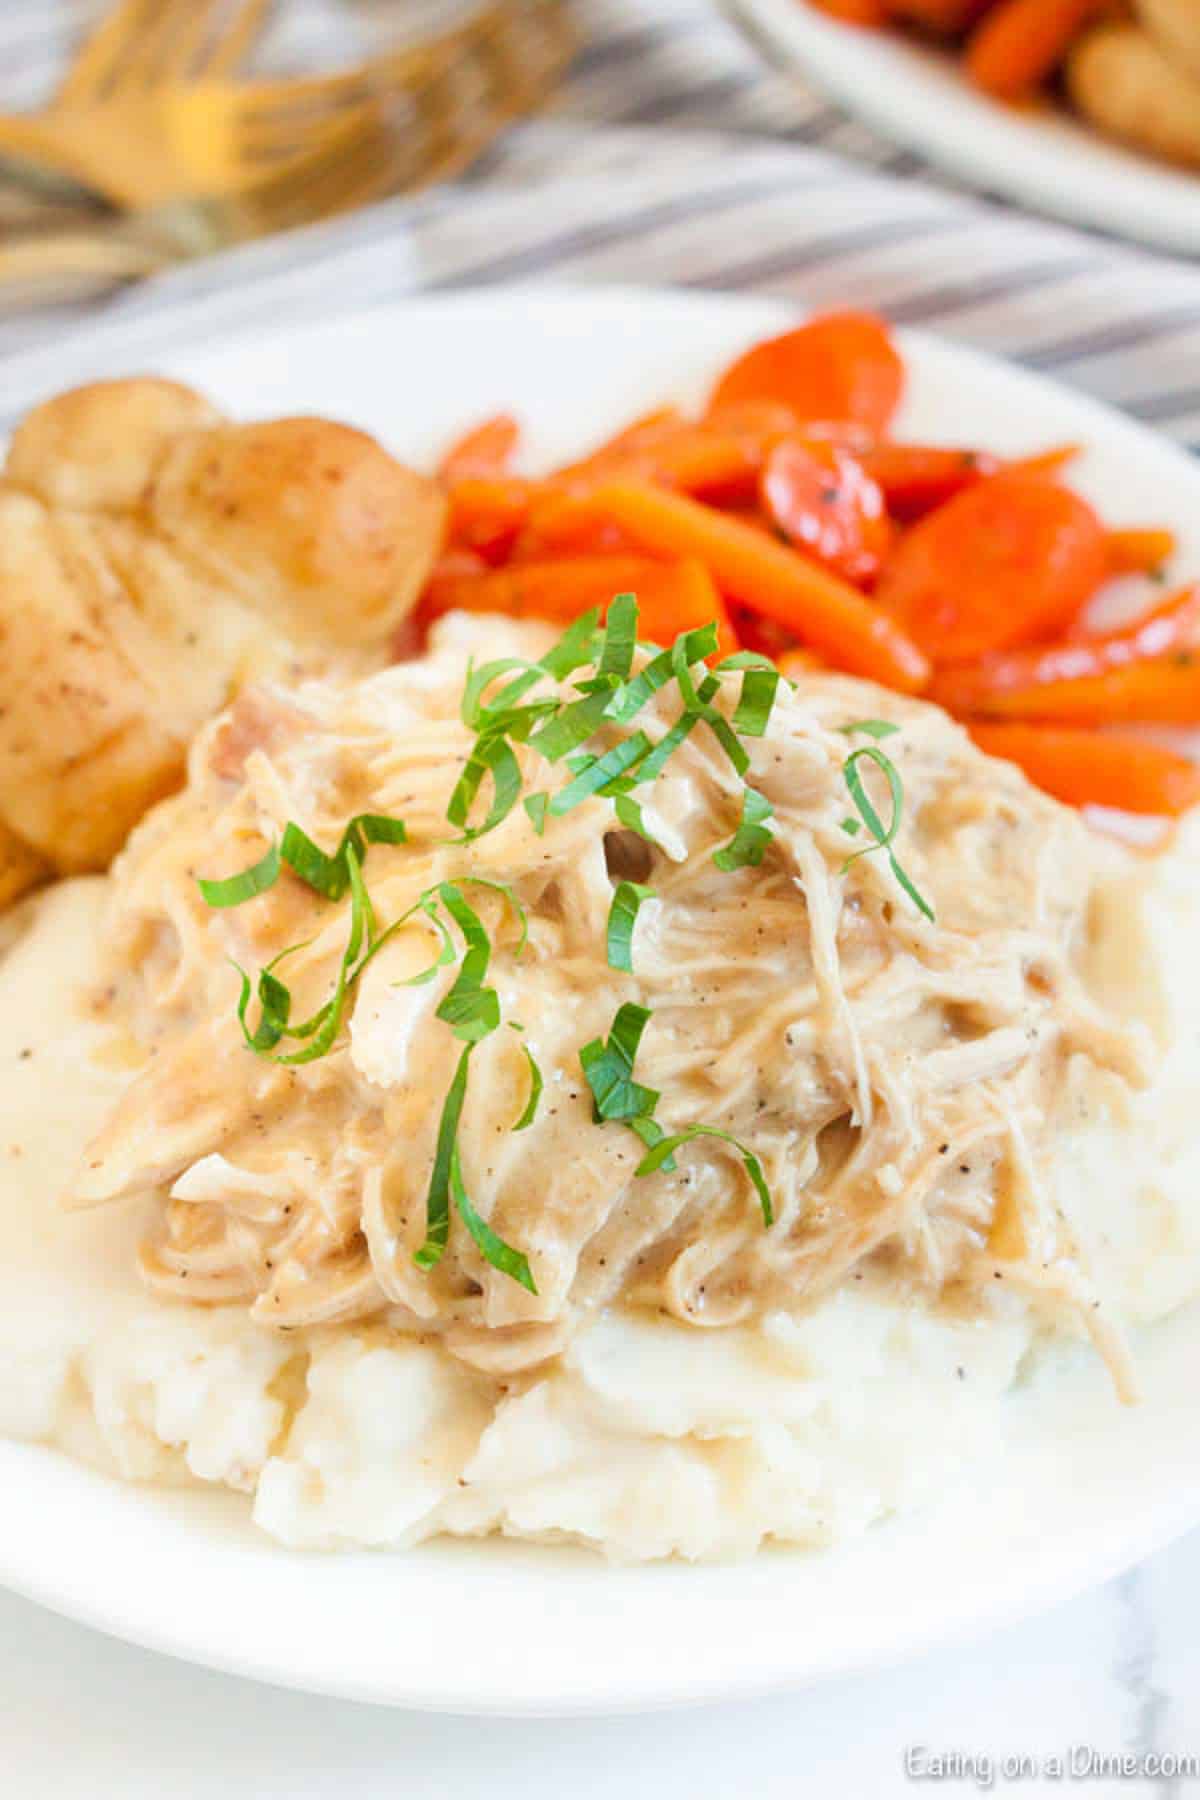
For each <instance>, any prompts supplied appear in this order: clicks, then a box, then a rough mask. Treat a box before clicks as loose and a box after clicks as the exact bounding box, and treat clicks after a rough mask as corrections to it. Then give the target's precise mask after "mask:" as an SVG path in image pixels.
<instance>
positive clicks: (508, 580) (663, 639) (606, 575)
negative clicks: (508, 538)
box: [422, 556, 738, 656]
mask: <svg viewBox="0 0 1200 1800" xmlns="http://www.w3.org/2000/svg"><path fill="white" fill-rule="evenodd" d="M630 593H631V594H636V595H637V600H638V616H639V623H638V631H639V635H640V636H641V637H642V638H645V639H648V640H649V641H651V642H653V643H661V644H672V643H674V641H675V639H676V638H677V637H678V636H679V633H680V632H681V631H690V630H692V628H693V627H694V626H696V625H707V624H708V623H709V622H710V620H714V621H715V622H716V626H717V642H718V647H719V652H720V654H721V655H722V656H729V655H731V654H732V652H733V651H735V650H736V649H737V648H738V636H737V632H736V630H735V629H734V626H733V622H732V620H731V619H730V616H729V610H728V608H727V607H726V605H725V602H724V599H723V598H722V596H721V594H720V593H719V592H718V590H717V589H716V588H715V587H714V585H713V582H712V578H711V577H710V575H709V573H708V571H707V569H705V567H704V566H703V564H702V563H698V562H696V561H694V560H690V561H683V562H675V563H661V562H653V561H651V560H650V559H649V558H648V557H644V556H642V557H638V556H577V557H571V558H567V559H564V560H560V561H553V562H541V563H535V562H530V563H510V564H509V565H508V566H507V567H506V568H503V569H487V570H486V571H485V572H484V573H482V574H480V573H473V572H467V573H461V574H456V573H454V572H450V573H448V574H447V575H445V576H443V577H441V578H438V577H437V576H436V574H435V578H434V579H433V580H432V581H431V582H430V584H429V586H428V587H427V589H426V591H425V596H424V599H423V601H422V610H423V612H424V614H425V616H426V618H430V617H437V616H438V615H440V614H441V613H446V612H454V611H462V612H474V613H503V614H504V615H505V616H506V617H508V618H513V619H523V618H538V619H550V620H552V621H554V622H555V623H556V624H568V623H569V622H570V621H571V620H572V619H577V618H578V617H579V615H580V613H583V612H586V611H587V609H588V608H589V607H590V606H598V607H599V608H600V611H601V613H602V614H604V613H605V612H607V609H608V604H609V602H610V601H611V600H612V598H613V596H614V595H615V594H630Z"/></svg>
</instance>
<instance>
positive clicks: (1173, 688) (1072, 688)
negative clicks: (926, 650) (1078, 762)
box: [929, 587, 1200, 724]
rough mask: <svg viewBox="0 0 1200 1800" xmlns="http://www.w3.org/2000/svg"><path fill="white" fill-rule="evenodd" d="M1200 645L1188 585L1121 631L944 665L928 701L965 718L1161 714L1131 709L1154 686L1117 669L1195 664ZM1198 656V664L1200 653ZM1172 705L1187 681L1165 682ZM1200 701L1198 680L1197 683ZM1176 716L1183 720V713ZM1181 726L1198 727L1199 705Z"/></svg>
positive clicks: (1196, 598)
mask: <svg viewBox="0 0 1200 1800" xmlns="http://www.w3.org/2000/svg"><path fill="white" fill-rule="evenodd" d="M1198 645H1200V588H1198V587H1186V588H1183V589H1181V590H1180V592H1179V593H1177V594H1172V595H1171V596H1170V597H1169V598H1168V599H1166V600H1163V601H1161V602H1160V603H1159V605H1157V606H1154V607H1151V608H1150V610H1149V611H1148V612H1146V613H1143V614H1142V616H1141V617H1140V618H1138V619H1135V620H1133V621H1132V623H1130V624H1129V625H1125V626H1122V627H1121V628H1120V629H1119V630H1117V631H1109V632H1105V633H1104V634H1103V635H1097V636H1094V637H1087V638H1076V639H1074V640H1071V641H1068V642H1066V643H1061V644H1046V645H1044V646H1042V647H1040V648H1037V649H1032V650H1001V651H997V652H995V653H994V654H993V655H991V656H985V657H984V658H983V659H982V660H981V661H980V662H977V663H965V664H963V665H962V666H961V667H954V668H949V669H942V670H940V671H939V673H938V674H937V675H936V676H935V677H934V680H933V682H932V684H931V686H930V690H929V698H930V699H931V700H936V702H937V703H938V705H939V706H944V707H945V708H946V711H947V712H951V713H955V714H957V715H958V716H959V717H960V718H966V717H970V716H972V715H986V716H987V717H990V718H1015V719H1022V718H1024V719H1069V720H1082V719H1085V718H1086V719H1088V720H1090V721H1092V722H1094V723H1097V724H1103V723H1106V722H1109V721H1112V722H1118V721H1120V720H1122V719H1136V718H1143V717H1145V718H1155V719H1158V718H1162V716H1163V714H1162V713H1161V712H1160V711H1158V710H1155V711H1154V712H1152V713H1149V714H1139V713H1136V712H1132V711H1130V710H1129V708H1130V704H1131V696H1133V695H1135V694H1137V693H1140V692H1143V691H1146V692H1150V693H1153V692H1154V684H1153V683H1152V682H1151V683H1148V684H1143V683H1140V682H1133V683H1126V682H1124V681H1120V680H1117V679H1116V677H1117V675H1118V674H1120V673H1122V672H1123V671H1126V670H1128V669H1130V668H1131V667H1133V666H1136V665H1143V664H1146V665H1150V664H1153V665H1154V666H1156V667H1158V666H1159V665H1160V664H1161V662H1162V660H1163V659H1165V658H1170V659H1172V667H1173V668H1175V667H1178V666H1182V665H1183V664H1184V663H1190V662H1191V661H1192V660H1193V658H1192V654H1191V653H1192V652H1193V651H1195V650H1196V648H1197V646H1198ZM1195 660H1196V661H1197V662H1200V657H1196V658H1195ZM1166 686H1167V688H1168V689H1169V690H1170V692H1171V694H1172V696H1173V698H1172V700H1171V701H1170V702H1169V704H1171V705H1172V706H1174V707H1178V706H1179V705H1181V704H1183V695H1184V694H1185V693H1186V691H1187V683H1184V682H1179V681H1170V682H1168V683H1167V684H1166ZM1192 692H1193V695H1194V697H1196V698H1198V699H1200V682H1197V683H1195V684H1193V687H1192ZM1172 716H1174V717H1178V716H1179V715H1178V713H1175V714H1173V715H1172ZM1181 722H1183V723H1189V722H1190V723H1195V724H1200V705H1197V707H1196V710H1195V711H1194V712H1193V713H1192V714H1191V715H1190V718H1189V717H1188V716H1187V715H1185V716H1184V718H1183V719H1182V720H1181Z"/></svg>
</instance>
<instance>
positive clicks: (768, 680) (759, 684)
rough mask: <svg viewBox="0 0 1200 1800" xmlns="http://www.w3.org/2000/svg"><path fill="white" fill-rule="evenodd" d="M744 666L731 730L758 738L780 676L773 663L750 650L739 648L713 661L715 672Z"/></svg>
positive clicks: (768, 713)
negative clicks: (729, 654) (730, 654)
mask: <svg viewBox="0 0 1200 1800" xmlns="http://www.w3.org/2000/svg"><path fill="white" fill-rule="evenodd" d="M730 669H744V670H745V674H744V675H743V676H742V692H741V698H740V699H739V700H738V703H737V709H736V711H735V712H734V715H733V729H734V730H735V731H738V732H740V733H741V735H742V736H743V737H762V735H763V734H764V732H765V731H766V729H767V725H768V723H769V722H770V718H771V712H772V709H773V707H774V705H775V696H776V694H777V693H778V692H779V683H780V680H781V679H782V677H781V676H780V673H779V670H778V669H777V668H776V667H775V664H774V663H773V662H770V661H768V659H767V658H766V657H765V656H759V654H758V653H757V651H754V650H739V651H738V653H737V655H736V656H727V657H726V658H725V660H724V661H723V662H719V663H718V664H717V673H718V674H719V675H720V674H723V673H724V672H725V671H726V670H730Z"/></svg>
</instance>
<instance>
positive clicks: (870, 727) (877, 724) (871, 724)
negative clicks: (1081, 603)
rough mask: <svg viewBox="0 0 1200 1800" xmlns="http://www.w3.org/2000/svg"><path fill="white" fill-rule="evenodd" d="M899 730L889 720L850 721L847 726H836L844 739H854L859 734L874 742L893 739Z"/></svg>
mask: <svg viewBox="0 0 1200 1800" xmlns="http://www.w3.org/2000/svg"><path fill="white" fill-rule="evenodd" d="M899 729H900V727H899V726H898V725H893V724H892V722H891V720H890V719H852V720H851V721H850V723H849V724H848V725H839V726H838V730H839V731H840V732H841V733H842V735H843V736H844V737H854V735H855V734H856V733H861V735H862V736H863V737H869V738H874V739H875V740H876V742H878V741H879V740H880V739H881V738H890V737H895V735H896V733H897V732H898V731H899Z"/></svg>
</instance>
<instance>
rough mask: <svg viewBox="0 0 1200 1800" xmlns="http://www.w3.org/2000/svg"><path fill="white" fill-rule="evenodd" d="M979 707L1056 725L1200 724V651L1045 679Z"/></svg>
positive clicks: (997, 716)
mask: <svg viewBox="0 0 1200 1800" xmlns="http://www.w3.org/2000/svg"><path fill="white" fill-rule="evenodd" d="M980 711H981V712H984V713H986V714H987V716H988V718H989V719H995V720H1000V719H1013V720H1027V719H1028V720H1038V721H1040V722H1042V723H1045V724H1054V725H1080V726H1086V725H1185V726H1187V725H1191V726H1195V725H1200V655H1197V653H1196V652H1195V651H1191V650H1177V651H1175V652H1174V653H1173V654H1172V655H1170V656H1162V657H1157V658H1151V659H1149V660H1147V661H1146V662H1137V663H1128V664H1126V665H1125V666H1124V667H1122V668H1119V669H1111V670H1110V671H1109V672H1108V673H1107V674H1106V675H1081V676H1078V677H1076V679H1074V680H1063V681H1056V682H1047V683H1046V684H1045V685H1044V686H1042V687H1038V688H1033V689H1030V690H1028V691H1027V692H1025V693H1020V692H1015V693H1011V694H1003V695H999V696H997V697H996V698H995V699H994V700H992V702H991V703H990V704H988V705H987V706H985V707H981V708H980Z"/></svg>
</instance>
